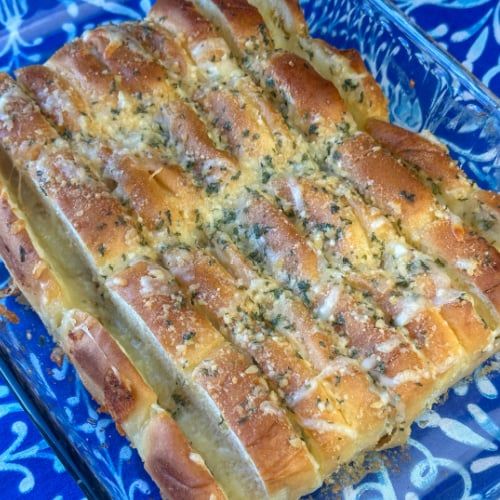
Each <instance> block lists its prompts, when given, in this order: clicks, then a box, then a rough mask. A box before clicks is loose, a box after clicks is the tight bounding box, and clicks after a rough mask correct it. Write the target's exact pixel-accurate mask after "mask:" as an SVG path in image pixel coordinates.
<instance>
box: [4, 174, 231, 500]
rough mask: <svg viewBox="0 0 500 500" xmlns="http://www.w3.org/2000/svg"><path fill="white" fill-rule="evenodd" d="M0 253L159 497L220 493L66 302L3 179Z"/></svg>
mask: <svg viewBox="0 0 500 500" xmlns="http://www.w3.org/2000/svg"><path fill="white" fill-rule="evenodd" d="M0 256H1V257H2V259H3V261H4V262H5V264H6V266H7V268H8V270H9V272H10V273H11V276H12V277H13V279H14V280H15V282H16V284H17V286H18V287H19V289H20V290H21V292H22V293H23V294H24V295H25V297H26V298H27V299H28V301H29V302H30V304H31V305H32V306H33V308H34V309H35V311H36V312H37V313H38V314H39V316H40V317H41V319H42V320H43V322H44V324H45V325H46V327H47V329H48V330H49V333H50V334H51V335H52V336H53V338H54V340H55V341H56V342H58V343H59V345H61V347H62V348H63V351H64V353H65V354H66V355H67V356H68V357H69V359H70V360H71V362H72V363H73V365H74V366H75V368H76V369H77V371H78V374H79V376H80V377H81V379H82V382H83V384H84V385H85V387H86V388H87V390H88V391H89V392H90V393H91V395H92V397H93V398H94V399H95V400H96V401H97V403H98V404H99V405H100V406H101V409H102V410H104V411H107V412H109V413H110V415H111V416H112V417H113V420H114V422H115V424H116V426H117V428H118V431H119V432H120V433H121V434H125V435H126V436H127V437H128V439H129V440H130V442H131V443H132V445H133V446H135V447H136V448H137V449H138V452H139V454H140V456H141V458H142V459H143V460H144V464H145V467H146V469H147V470H148V472H149V473H150V475H151V477H152V478H153V479H154V480H155V482H156V483H157V485H158V487H159V488H160V491H161V493H162V496H164V497H165V498H178V497H179V496H182V497H183V498H193V499H195V498H214V499H216V498H226V496H225V494H224V493H223V492H222V490H221V489H220V487H219V486H218V485H217V483H216V482H215V480H214V479H213V477H212V475H211V474H210V472H209V471H208V469H207V468H206V466H205V464H204V461H203V459H202V458H201V456H200V455H199V454H197V453H196V452H195V450H193V448H192V447H191V445H190V444H189V442H188V440H187V438H186V437H185V436H184V434H183V433H182V431H181V430H180V429H179V427H178V426H177V424H176V423H175V421H174V420H173V418H172V417H171V416H170V415H169V413H168V412H166V411H165V410H163V409H162V408H161V407H160V406H158V404H157V395H156V394H155V393H154V392H153V390H152V389H151V387H150V386H148V385H147V384H146V382H145V381H144V379H143V378H142V376H141V375H140V373H139V372H138V371H137V370H136V369H135V368H134V366H133V364H132V363H131V362H130V360H129V359H128V357H127V356H126V354H125V352H124V351H123V350H122V348H121V347H120V346H119V344H118V343H117V342H116V341H115V340H114V339H113V337H112V336H111V335H110V333H109V332H108V331H107V330H106V329H105V328H104V327H103V326H102V325H101V324H100V323H99V321H98V320H97V319H96V318H95V317H94V316H92V315H91V314H89V313H87V312H84V311H82V310H78V309H74V308H73V307H74V306H73V304H72V301H71V299H70V297H69V296H68V293H66V291H65V287H66V284H64V283H61V282H60V281H59V279H58V278H57V277H56V275H55V274H54V272H53V270H52V268H51V265H50V262H49V261H48V260H47V258H46V257H45V256H44V252H43V251H42V250H41V249H40V248H39V247H38V245H37V244H36V243H35V238H34V236H32V234H31V230H30V227H29V225H28V223H27V221H26V220H25V219H24V217H23V215H22V214H21V213H20V212H19V210H18V208H17V206H16V204H15V202H14V201H13V199H12V198H11V197H10V196H9V194H8V192H7V191H6V189H5V186H4V185H3V184H2V183H0ZM158 438H161V439H158ZM171 450H175V453H172V451H171Z"/></svg>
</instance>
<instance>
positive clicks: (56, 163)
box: [0, 82, 138, 270]
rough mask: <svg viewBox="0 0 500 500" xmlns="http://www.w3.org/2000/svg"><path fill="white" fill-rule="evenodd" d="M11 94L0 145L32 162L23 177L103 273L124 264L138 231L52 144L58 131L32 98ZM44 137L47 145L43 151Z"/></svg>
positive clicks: (64, 149)
mask: <svg viewBox="0 0 500 500" xmlns="http://www.w3.org/2000/svg"><path fill="white" fill-rule="evenodd" d="M8 88H10V89H12V88H14V91H13V92H12V93H11V92H9V90H6V91H5V93H3V98H4V102H5V104H4V108H5V110H6V111H7V112H8V113H9V116H10V118H11V121H9V122H5V121H4V122H0V142H1V143H2V144H3V146H4V147H6V149H7V150H8V151H9V154H10V155H11V156H12V157H13V158H19V161H21V160H23V161H26V160H32V161H31V162H30V163H28V164H27V165H26V167H27V168H25V169H24V172H23V173H24V174H25V175H27V176H29V177H30V179H31V181H32V182H33V184H34V185H35V186H36V188H37V189H38V190H39V191H40V192H41V193H42V194H43V195H44V196H48V197H50V198H51V200H52V203H54V204H56V205H57V206H58V207H59V210H60V211H61V212H62V214H63V216H64V217H65V218H66V219H67V220H68V221H70V223H71V225H72V226H73V227H74V228H75V230H76V231H77V232H78V234H79V237H80V238H81V240H82V241H83V243H84V244H85V246H86V247H87V249H88V250H89V252H90V253H91V254H92V256H93V258H94V259H95V261H96V263H97V265H98V266H100V267H101V268H102V269H103V270H104V269H106V268H107V267H108V266H109V265H110V264H111V265H113V264H115V263H117V262H119V261H121V260H122V254H125V253H128V252H130V251H134V246H138V238H137V237H136V238H134V235H135V234H136V233H135V230H134V228H133V227H132V226H131V225H130V222H129V220H128V217H127V216H126V214H125V213H124V212H123V210H122V207H121V206H120V204H119V203H118V202H117V200H116V199H114V198H113V197H111V196H110V195H109V193H108V192H107V191H106V189H105V187H104V186H103V185H101V184H100V183H99V182H97V181H96V180H95V178H93V176H92V175H91V174H90V173H89V172H88V170H87V169H85V168H84V167H83V166H81V165H79V164H78V163H77V161H76V160H75V158H74V156H73V153H72V152H71V150H70V149H69V148H68V147H67V145H66V144H65V143H59V144H55V143H54V141H55V139H56V138H57V133H56V131H55V130H54V129H53V128H52V127H51V126H50V125H49V123H48V122H47V121H46V120H45V119H44V118H43V116H42V114H41V113H40V111H39V110H38V109H37V108H36V107H35V106H34V104H33V103H32V102H31V101H30V100H29V99H28V97H27V96H26V95H25V94H23V93H22V92H21V91H20V89H19V88H18V87H17V86H15V84H14V83H13V82H12V83H11V84H10V85H9V86H8ZM4 89H5V87H4ZM1 93H2V92H1V90H0V95H1ZM41 137H44V140H45V141H48V144H47V142H46V143H45V145H46V147H45V148H44V149H43V150H42V149H41V147H42V145H43V144H44V141H43V140H40V138H41ZM52 144H54V145H53V147H52ZM14 163H16V162H14ZM15 166H16V168H19V167H18V166H17V165H15ZM135 250H137V248H135Z"/></svg>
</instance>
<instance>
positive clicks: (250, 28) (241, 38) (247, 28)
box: [212, 0, 272, 54]
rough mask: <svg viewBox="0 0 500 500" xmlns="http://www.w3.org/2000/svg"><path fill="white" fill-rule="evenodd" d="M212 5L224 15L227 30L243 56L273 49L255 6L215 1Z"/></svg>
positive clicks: (232, 0)
mask: <svg viewBox="0 0 500 500" xmlns="http://www.w3.org/2000/svg"><path fill="white" fill-rule="evenodd" d="M212 4H213V5H214V6H215V7H216V8H217V9H218V10H219V11H220V12H221V13H222V14H223V16H224V20H225V23H226V29H228V30H229V31H230V32H231V35H232V40H233V42H234V43H235V45H236V47H237V48H238V50H239V51H240V52H241V53H242V54H245V53H247V52H249V51H252V52H253V51H254V50H258V51H260V50H263V49H266V48H272V41H271V36H270V34H269V32H268V31H267V28H266V25H265V23H264V19H262V16H261V15H260V13H259V11H258V10H257V9H256V8H255V7H254V6H253V5H250V4H249V3H248V2H247V1H246V0H214V1H213V2H212Z"/></svg>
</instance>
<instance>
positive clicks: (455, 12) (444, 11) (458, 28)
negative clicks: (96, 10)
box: [0, 0, 500, 500]
mask: <svg viewBox="0 0 500 500" xmlns="http://www.w3.org/2000/svg"><path fill="white" fill-rule="evenodd" d="M3 1H6V2H7V3H8V0H0V10H1V4H2V2H3ZM32 1H34V0H32ZM91 2H93V0H89V3H91ZM93 3H95V2H93ZM396 3H397V4H398V6H399V7H400V8H401V9H402V10H403V11H405V12H406V13H407V14H409V15H410V16H411V17H412V18H413V19H414V20H415V21H416V22H417V23H418V24H419V25H420V26H421V27H422V28H424V29H425V30H426V31H427V32H428V33H429V34H430V35H431V36H433V37H434V38H435V39H436V40H437V41H438V42H439V43H440V44H442V45H443V46H444V47H446V48H447V49H448V51H449V52H450V53H451V54H453V55H454V56H455V57H456V58H457V59H458V60H459V61H461V62H462V63H463V64H464V65H465V67H466V68H467V69H469V70H470V71H471V72H473V73H474V74H475V75H476V76H477V77H478V78H479V79H480V80H481V81H482V82H483V83H484V84H485V85H486V86H488V87H489V88H490V89H491V90H492V91H493V92H494V93H496V94H497V95H499V94H500V2H498V0H396ZM1 50H2V48H1V47H0V52H1ZM0 429H1V433H0V484H1V490H0V498H5V499H13V498H23V499H31V498H33V499H35V498H36V499H38V500H41V499H63V498H71V499H74V498H81V497H82V496H83V495H82V492H81V491H80V489H79V488H78V486H77V485H76V483H75V482H74V480H73V479H72V477H71V476H70V475H69V474H68V472H67V471H66V470H65V469H64V466H63V465H62V464H61V463H60V462H59V460H58V459H57V458H56V457H55V456H54V454H53V452H52V451H51V449H50V448H49V447H48V445H47V443H46V442H45V440H44V439H43V438H42V436H41V435H40V433H39V432H38V430H37V429H36V427H35V426H34V424H33V423H32V422H31V420H30V419H29V417H28V415H27V414H26V413H25V412H24V411H23V409H22V408H21V406H20V405H19V403H18V402H17V400H16V398H15V396H14V395H13V394H12V393H11V391H10V390H9V389H8V387H7V386H6V385H5V382H4V380H2V379H1V377H0Z"/></svg>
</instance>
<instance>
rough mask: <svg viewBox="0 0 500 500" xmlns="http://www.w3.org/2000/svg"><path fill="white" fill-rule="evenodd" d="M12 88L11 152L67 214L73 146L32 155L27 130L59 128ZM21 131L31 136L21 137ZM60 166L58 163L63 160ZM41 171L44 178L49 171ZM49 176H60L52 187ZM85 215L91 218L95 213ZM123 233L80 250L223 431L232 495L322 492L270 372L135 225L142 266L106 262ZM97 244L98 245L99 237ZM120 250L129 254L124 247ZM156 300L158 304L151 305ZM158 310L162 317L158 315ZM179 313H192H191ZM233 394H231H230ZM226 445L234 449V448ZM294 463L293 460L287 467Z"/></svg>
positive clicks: (76, 177) (220, 460)
mask: <svg viewBox="0 0 500 500" xmlns="http://www.w3.org/2000/svg"><path fill="white" fill-rule="evenodd" d="M2 84H3V87H2V91H3V93H2V103H3V106H5V107H6V108H8V112H9V113H10V116H12V117H13V120H12V123H13V124H14V126H10V124H6V125H5V126H3V127H1V129H0V136H1V140H2V143H3V144H6V145H7V146H8V147H9V153H10V155H12V156H15V158H16V160H15V162H14V163H15V166H16V167H17V168H19V169H21V168H22V166H23V165H26V164H25V163H23V159H24V158H27V157H29V158H30V159H32V160H34V161H35V163H36V167H35V168H36V170H35V171H33V170H30V169H27V180H29V181H30V182H32V183H33V184H34V185H35V186H36V187H37V189H39V190H40V191H42V193H43V192H45V193H47V195H44V196H46V199H48V201H50V202H52V203H53V205H52V206H51V207H50V209H51V210H54V209H58V208H59V206H58V205H56V202H59V200H60V198H59V196H60V193H61V191H62V190H63V188H65V189H66V190H67V191H69V192H71V190H68V188H67V184H69V180H68V182H67V183H66V184H59V181H61V180H64V177H61V175H60V172H61V170H55V172H54V171H53V168H54V167H53V165H54V164H53V163H49V162H48V161H47V160H48V158H54V157H55V158H56V159H57V158H58V156H59V154H60V153H59V151H60V150H62V151H63V152H66V148H67V144H66V143H65V142H64V141H62V140H61V139H55V140H54V141H53V142H52V143H51V147H50V148H47V149H49V150H50V151H48V152H45V153H43V154H38V155H36V154H35V153H33V154H32V156H29V153H30V152H32V149H33V148H31V149H28V151H26V150H25V149H23V145H25V144H33V142H34V141H32V140H31V141H30V138H32V137H36V136H37V135H38V134H39V133H40V128H38V127H37V128H34V127H33V128H31V127H27V124H33V123H35V124H40V127H44V130H46V131H47V132H48V131H54V129H52V128H51V127H50V126H49V124H48V123H47V122H46V121H45V120H44V119H43V118H42V116H41V114H40V112H39V111H38V110H37V109H36V108H35V107H34V106H33V105H32V104H30V101H29V100H28V98H27V97H26V96H25V95H24V94H23V93H22V92H21V91H20V90H19V88H18V87H17V86H16V85H15V84H14V82H13V81H12V80H10V79H9V78H8V77H7V76H5V77H3V79H2ZM21 106H22V109H23V111H24V112H23V114H18V113H16V109H20V108H21ZM4 110H5V108H4ZM4 110H2V111H4ZM21 130H22V131H23V134H22V136H21V137H20V135H19V132H20V131H21ZM54 133H55V131H54ZM49 137H50V135H49ZM47 155H50V156H47ZM65 160H66V161H65V162H64V164H63V165H62V166H64V168H65V169H64V171H62V172H63V174H64V175H65V176H67V177H69V179H70V180H71V184H70V186H71V187H72V188H73V189H74V190H75V191H76V190H77V189H79V190H82V191H83V190H84V189H85V187H86V186H87V185H88V184H90V183H91V184H90V185H91V186H92V188H93V189H94V194H95V195H97V193H99V189H101V190H102V191H101V192H103V194H102V195H101V196H100V197H98V198H97V200H98V201H99V200H100V199H102V198H104V197H105V196H106V197H109V195H108V194H107V192H106V194H104V192H105V191H104V188H103V187H102V188H100V186H102V185H101V184H99V183H98V181H97V180H93V178H92V177H91V174H90V173H89V172H88V171H84V172H85V177H83V172H81V171H80V169H81V167H78V166H77V165H76V162H75V160H74V159H72V158H71V157H69V156H65ZM55 165H56V167H57V166H58V165H57V163H56V164H55ZM82 170H83V169H82ZM36 172H42V173H43V174H44V175H43V176H42V175H39V174H37V173H36ZM47 178H48V179H50V180H49V181H47ZM82 178H83V180H82ZM89 178H90V180H89ZM109 199H114V198H109ZM113 206H115V205H113ZM116 207H117V208H116V209H115V213H114V214H113V215H114V216H115V220H116V221H120V225H121V226H120V227H122V226H126V221H127V219H126V217H125V212H124V211H123V209H122V208H121V206H120V205H119V204H117V205H116ZM73 212H74V210H66V211H63V215H67V213H69V214H70V215H73ZM85 215H86V217H87V218H88V217H89V214H88V213H87V214H85ZM83 216H84V214H82V213H81V212H80V211H78V212H77V213H76V214H74V217H76V218H78V217H83ZM61 218H62V217H61ZM63 220H64V219H63ZM77 220H78V219H77ZM87 220H88V219H87ZM64 222H66V223H67V224H68V226H69V229H70V230H72V231H74V232H76V233H77V235H78V236H81V235H82V233H83V235H85V232H84V231H83V230H81V229H80V228H81V227H82V226H79V225H78V224H75V225H74V224H73V222H72V220H71V219H70V220H69V223H68V222H67V219H66V221H64ZM87 227H88V225H87ZM77 229H78V231H77ZM83 229H85V226H83ZM122 232H123V229H122V230H121V231H119V232H118V238H116V239H118V241H116V239H115V241H113V240H111V239H107V240H106V246H105V247H104V249H103V247H102V245H104V243H102V244H101V245H96V247H97V248H95V249H94V248H93V247H92V246H91V245H90V244H87V245H86V246H83V245H81V247H80V248H81V250H80V251H82V253H85V255H86V257H87V259H88V261H89V263H90V265H91V266H93V268H94V269H96V268H97V269H96V270H97V271H98V273H95V274H94V276H95V278H96V279H98V280H99V281H100V282H101V284H102V285H104V286H105V289H107V290H108V291H109V293H111V295H112V299H113V300H114V302H115V304H116V305H115V307H117V309H118V310H119V311H120V313H121V314H122V317H123V318H125V320H124V321H125V323H127V322H128V323H129V324H133V326H134V327H135V331H136V332H137V331H138V332H140V335H141V336H142V340H143V342H145V343H147V344H148V345H153V346H155V349H156V351H157V353H158V357H159V358H161V359H162V367H163V368H162V369H163V373H164V375H165V381H167V383H168V381H170V383H171V384H172V386H175V384H177V387H178V388H179V391H180V393H181V397H184V398H185V399H186V400H187V401H188V402H189V403H190V404H192V406H193V407H194V408H195V410H193V411H197V412H198V418H201V415H202V414H204V415H205V418H206V419H207V420H208V422H209V423H208V426H209V428H212V429H215V431H216V433H215V436H214V437H212V438H210V436H205V437H204V439H207V437H208V440H209V441H210V440H211V441H212V445H211V446H212V448H213V449H214V450H218V451H215V452H213V454H212V460H211V462H212V463H215V464H216V466H215V467H214V471H215V472H216V475H218V476H223V477H222V482H223V483H224V485H226V484H228V485H229V487H228V488H227V489H228V490H229V491H228V492H229V493H230V494H234V495H236V496H239V495H245V494H246V493H245V492H248V491H252V490H253V491H261V492H262V495H270V496H279V495H283V494H285V495H290V496H299V495H300V494H301V493H304V492H307V491H311V490H312V489H314V488H315V487H316V486H318V485H319V476H318V472H317V466H316V463H315V462H314V460H313V459H312V457H311V456H310V454H309V452H308V451H307V448H306V446H305V444H304V442H303V441H302V440H301V439H300V437H299V436H298V435H297V433H296V432H295V429H294V428H293V425H292V423H291V422H290V420H289V419H288V417H287V415H286V413H285V412H283V411H282V410H281V409H280V408H278V407H277V406H276V404H275V403H273V401H272V393H271V391H270V390H269V389H268V387H267V385H266V384H265V382H264V379H263V378H262V377H261V376H260V374H259V370H258V368H257V367H255V368H254V366H255V365H253V364H252V363H251V361H250V360H249V359H248V358H247V357H245V356H243V355H242V354H240V353H238V352H237V351H236V350H235V349H234V347H233V346H232V345H230V344H228V343H226V342H224V338H223V337H222V336H221V335H220V334H219V333H218V332H217V331H216V330H215V329H214V328H213V327H211V325H210V324H209V323H208V321H207V320H206V319H204V318H203V317H202V316H200V315H199V313H198V312H197V311H196V310H194V309H191V308H190V306H189V305H187V304H185V301H184V299H183V295H182V293H181V292H180V290H179V289H178V288H176V285H175V283H174V281H173V279H172V278H171V276H170V275H169V274H168V272H167V271H165V270H164V269H162V268H161V267H159V266H157V265H155V264H154V263H153V262H152V258H151V257H150V255H151V250H150V249H148V248H147V247H144V246H143V244H142V245H141V243H140V238H139V237H133V236H134V235H133V234H132V233H134V232H135V231H134V229H133V227H131V226H130V225H129V226H128V228H127V235H128V238H127V240H128V241H130V240H132V241H133V242H135V241H136V240H137V241H138V243H137V248H141V249H144V251H143V252H142V256H140V255H138V254H136V255H131V256H130V258H131V259H133V260H129V261H127V257H125V259H123V258H122V259H121V261H122V262H120V261H119V264H117V263H115V262H114V261H113V264H111V266H112V267H113V269H111V267H110V263H109V261H107V260H106V256H107V249H108V248H109V249H116V248H118V247H120V246H121V247H122V248H123V244H122V243H121V242H120V240H119V238H120V237H121V235H122ZM110 234H112V233H111V231H110ZM82 239H83V238H82ZM83 241H84V243H87V241H89V240H87V239H83ZM90 241H91V243H92V244H94V241H95V239H94V240H90ZM125 245H127V243H126V242H125ZM82 247H83V248H82ZM116 253H117V254H118V253H119V251H118V250H116ZM109 254H110V255H111V257H113V256H114V255H115V251H113V252H111V251H110V252H109ZM120 255H121V253H120ZM127 264H128V265H127ZM98 265H100V266H99V267H98ZM102 271H105V273H104V272H102ZM110 271H111V272H110ZM94 272H95V271H94ZM153 303H155V304H157V308H153V309H152V308H151V304H153ZM178 308H180V309H178ZM158 311H162V313H161V314H158ZM179 313H181V314H182V316H181V317H179ZM151 328H153V329H154V331H152V330H151ZM193 331H195V332H196V333H197V335H194V336H192V337H193V338H192V339H188V340H189V345H187V342H188V340H186V335H185V334H186V332H193ZM207 365H208V366H211V367H213V366H218V367H220V370H215V371H214V370H212V369H206V366H207ZM232 370H234V373H233V372H232ZM247 370H248V373H246V371H247ZM212 376H217V377H219V376H220V377H225V378H226V379H227V380H226V383H225V384H224V385H222V386H221V385H218V384H214V383H213V382H214V380H215V379H212V378H211V377H212ZM176 379H177V382H176ZM241 382H243V383H241ZM236 387H237V388H238V390H237V391H236ZM221 389H222V392H221ZM227 391H229V394H230V397H227ZM219 408H220V409H221V410H222V411H221V410H219ZM272 408H275V411H274V410H273V411H270V409H272ZM196 409H197V410H196ZM242 412H243V413H244V414H243V413H242ZM221 417H222V418H223V419H224V420H223V422H225V425H224V426H223V427H224V428H221V426H220V425H218V424H220V423H221ZM243 417H245V418H243ZM246 417H248V418H246ZM188 421H189V419H187V420H185V421H184V422H182V424H181V425H182V428H183V430H184V431H185V432H186V433H187V434H188V436H189V438H190V439H191V440H193V441H194V442H196V440H197V439H198V442H199V441H200V439H199V438H198V437H197V436H196V435H195V434H196V429H193V428H191V429H190V428H189V424H188V423H186V422H188ZM271 436H272V438H271ZM214 441H216V442H217V444H215V443H214ZM221 443H224V444H225V448H223V447H222V446H221ZM229 443H230V444H229ZM202 451H204V450H203V449H202ZM213 457H216V458H215V459H214V458H213ZM228 461H230V462H231V463H232V464H233V467H236V468H237V470H239V471H240V472H239V475H238V488H236V487H235V486H234V482H233V484H231V482H232V481H234V479H231V477H228V475H227V471H228V469H227V464H228V463H229V462H228ZM217 464H218V465H217ZM284 464H287V465H286V467H285V466H284ZM224 472H225V474H224ZM233 477H234V476H233ZM250 485H251V486H250ZM257 489H258V490H257ZM233 492H234V493H233Z"/></svg>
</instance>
